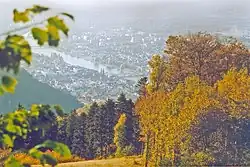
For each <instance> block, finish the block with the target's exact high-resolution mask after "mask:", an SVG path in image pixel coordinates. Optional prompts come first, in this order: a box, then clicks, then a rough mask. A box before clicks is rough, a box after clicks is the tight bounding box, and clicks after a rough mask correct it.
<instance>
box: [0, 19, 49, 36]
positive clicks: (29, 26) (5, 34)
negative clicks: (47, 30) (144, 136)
mask: <svg viewBox="0 0 250 167" xmlns="http://www.w3.org/2000/svg"><path fill="white" fill-rule="evenodd" d="M45 21H47V19H45V20H42V21H40V22H37V23H33V24H30V25H27V26H23V27H20V28H16V29H13V30H10V31H7V32H4V33H0V37H1V36H7V35H10V34H11V33H14V32H18V31H22V30H26V29H29V28H31V27H33V26H37V25H40V24H43V23H44V22H45Z"/></svg>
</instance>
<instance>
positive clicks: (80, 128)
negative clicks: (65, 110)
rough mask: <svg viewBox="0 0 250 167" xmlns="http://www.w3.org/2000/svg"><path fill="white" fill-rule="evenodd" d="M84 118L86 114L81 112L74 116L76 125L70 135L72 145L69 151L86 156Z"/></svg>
mask: <svg viewBox="0 0 250 167" xmlns="http://www.w3.org/2000/svg"><path fill="white" fill-rule="evenodd" d="M85 120H86V115H85V114H84V113H82V114H81V115H79V116H78V117H77V118H76V120H75V121H76V127H75V129H74V132H73V136H70V137H72V138H73V139H72V145H71V151H72V153H73V154H75V155H78V156H80V157H85V156H86V149H85V147H86V144H85V142H86V141H85V137H84V134H85Z"/></svg>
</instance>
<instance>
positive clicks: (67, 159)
mask: <svg viewBox="0 0 250 167" xmlns="http://www.w3.org/2000/svg"><path fill="white" fill-rule="evenodd" d="M45 153H46V154H49V155H51V156H53V157H54V158H56V159H57V161H58V163H67V162H78V161H84V160H85V159H84V158H81V157H79V156H76V155H72V156H71V157H62V156H61V155H60V154H59V153H57V152H55V151H46V152H45Z"/></svg>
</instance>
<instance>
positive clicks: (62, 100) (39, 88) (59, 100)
mask: <svg viewBox="0 0 250 167" xmlns="http://www.w3.org/2000/svg"><path fill="white" fill-rule="evenodd" d="M17 78H18V85H17V88H16V91H15V94H4V95H3V96H0V113H1V114H2V113H7V112H10V111H13V110H15V109H16V108H17V106H18V104H19V103H20V104H22V105H23V106H25V107H29V106H30V105H31V104H59V105H61V106H62V107H63V109H64V111H65V112H70V111H71V110H72V109H76V108H79V107H82V105H81V104H80V103H79V102H78V101H77V100H76V98H75V97H73V96H71V95H70V94H67V93H65V92H62V91H60V90H57V89H55V88H52V87H50V86H49V85H47V84H44V83H41V82H39V81H38V80H36V79H34V78H33V77H32V76H31V75H30V74H29V73H28V72H27V71H25V70H21V71H20V73H19V75H18V77H17Z"/></svg>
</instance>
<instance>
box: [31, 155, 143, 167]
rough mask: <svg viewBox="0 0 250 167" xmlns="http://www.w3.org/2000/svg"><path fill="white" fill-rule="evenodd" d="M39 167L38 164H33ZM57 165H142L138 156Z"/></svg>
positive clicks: (73, 166) (76, 166) (117, 166)
mask: <svg viewBox="0 0 250 167" xmlns="http://www.w3.org/2000/svg"><path fill="white" fill-rule="evenodd" d="M33 167H40V166H33ZM58 167H143V164H142V159H141V158H138V157H132V158H131V157H130V158H114V159H107V160H93V161H84V162H74V163H65V164H60V165H58Z"/></svg>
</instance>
